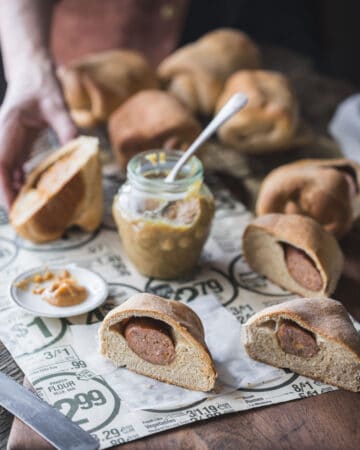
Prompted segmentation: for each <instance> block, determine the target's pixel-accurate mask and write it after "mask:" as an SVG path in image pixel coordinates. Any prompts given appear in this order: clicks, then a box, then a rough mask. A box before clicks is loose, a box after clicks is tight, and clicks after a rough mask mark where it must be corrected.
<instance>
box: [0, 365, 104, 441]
mask: <svg viewBox="0 0 360 450" xmlns="http://www.w3.org/2000/svg"><path fill="white" fill-rule="evenodd" d="M0 405H1V406H3V407H4V408H5V409H7V410H8V411H9V412H11V413H12V414H14V415H15V416H16V417H18V418H19V419H20V420H21V421H23V422H24V423H26V424H27V425H28V426H29V427H30V428H32V429H33V430H34V431H36V432H37V433H39V434H40V436H42V437H43V438H44V439H46V440H47V441H48V442H50V443H51V444H52V445H53V446H54V447H55V448H57V449H58V450H97V449H98V448H99V443H98V442H97V440H96V439H95V438H93V437H92V436H91V434H89V433H87V432H86V431H84V430H83V429H81V428H80V427H79V426H78V425H75V424H74V423H73V422H71V420H70V419H68V418H67V417H65V416H64V415H63V414H61V412H60V411H58V410H57V409H55V408H53V407H52V406H50V405H49V404H48V403H46V402H44V401H43V400H41V399H40V398H39V397H37V396H36V395H35V394H33V393H32V392H31V391H29V390H28V389H26V388H24V387H23V386H21V385H20V384H18V383H16V382H15V381H13V380H12V379H11V378H9V377H8V376H6V375H5V374H4V373H1V372H0Z"/></svg>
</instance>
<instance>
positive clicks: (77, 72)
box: [58, 50, 158, 128]
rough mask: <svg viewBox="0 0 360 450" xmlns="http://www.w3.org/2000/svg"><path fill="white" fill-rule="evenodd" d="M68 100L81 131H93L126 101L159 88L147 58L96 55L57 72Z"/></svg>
mask: <svg viewBox="0 0 360 450" xmlns="http://www.w3.org/2000/svg"><path fill="white" fill-rule="evenodd" d="M58 76H59V79H60V82H61V84H62V88H63V91H64V95H65V99H66V102H67V104H68V107H69V109H70V113H71V116H72V118H73V120H74V122H75V123H76V124H77V125H78V126H79V127H84V128H88V127H94V126H95V125H97V124H99V123H101V122H104V121H106V120H107V118H108V117H109V115H110V114H111V113H112V112H113V111H114V110H115V109H116V108H117V107H118V106H120V105H121V104H122V103H123V102H124V101H125V100H126V99H127V98H129V97H130V96H131V95H133V94H135V93H136V92H138V91H140V90H142V89H151V88H157V87H158V81H157V79H156V74H155V72H154V71H153V70H152V69H151V68H150V66H149V65H148V63H147V61H146V60H145V58H144V57H143V56H142V55H140V54H139V53H137V52H134V51H130V50H110V51H106V52H101V53H94V54H91V55H88V56H85V57H84V58H81V59H79V60H77V61H74V62H73V63H72V64H69V65H68V66H65V67H60V68H59V69H58Z"/></svg>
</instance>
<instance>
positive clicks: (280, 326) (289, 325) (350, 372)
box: [242, 298, 360, 392]
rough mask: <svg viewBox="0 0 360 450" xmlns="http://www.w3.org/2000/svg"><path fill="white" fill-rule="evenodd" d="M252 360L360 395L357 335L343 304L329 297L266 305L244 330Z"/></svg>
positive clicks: (359, 346)
mask: <svg viewBox="0 0 360 450" xmlns="http://www.w3.org/2000/svg"><path fill="white" fill-rule="evenodd" d="M242 341H243V344H244V346H245V349H246V351H247V353H248V354H249V355H250V357H251V358H253V359H256V360H257V361H262V362H264V363H266V364H270V365H272V366H275V367H281V368H287V369H290V370H292V371H293V372H296V373H299V374H301V375H304V376H307V377H310V378H313V379H315V380H320V381H323V382H324V383H328V384H331V385H334V386H338V387H340V388H343V389H346V390H349V391H353V392H359V391H360V335H359V333H358V332H357V331H356V329H355V328H354V326H353V324H352V322H351V320H350V318H349V316H348V314H347V312H346V309H345V308H344V307H343V305H342V304H341V303H340V302H338V301H336V300H332V299H329V298H321V299H315V298H301V299H300V298H298V299H295V300H290V301H288V302H284V303H281V304H280V305H275V306H270V307H269V308H265V309H264V310H262V311H260V312H259V313H257V314H255V315H254V316H252V317H251V318H250V319H249V320H248V321H247V322H246V324H245V325H244V326H243V327H242Z"/></svg>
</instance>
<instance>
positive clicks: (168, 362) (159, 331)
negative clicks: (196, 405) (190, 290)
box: [99, 294, 216, 392]
mask: <svg viewBox="0 0 360 450" xmlns="http://www.w3.org/2000/svg"><path fill="white" fill-rule="evenodd" d="M99 337H100V352H101V353H102V354H103V355H104V356H105V357H106V358H108V359H110V360H111V361H112V362H113V363H114V364H115V365H116V366H119V367H126V368H128V369H129V370H132V371H134V372H137V373H139V374H141V375H145V376H148V377H151V378H155V379H156V380H160V381H163V382H165V383H169V384H175V385H177V386H181V387H184V388H186V389H192V390H194V391H205V392H206V391H210V390H211V389H213V387H214V384H215V378H216V371H215V368H214V363H213V360H212V358H211V355H210V353H209V350H208V349H207V347H206V344H205V338H204V329H203V326H202V323H201V321H200V319H199V317H198V316H197V315H196V314H195V312H194V311H193V310H192V309H191V308H189V307H188V306H186V305H184V304H183V303H180V302H177V301H175V300H166V299H164V298H161V297H158V296H156V295H151V294H136V295H133V296H132V297H130V298H129V299H128V300H127V301H126V302H125V303H123V304H122V305H120V306H118V307H117V308H115V309H113V310H112V311H110V312H109V313H108V314H107V316H106V317H105V319H104V321H103V323H102V325H101V327H100V330H99Z"/></svg>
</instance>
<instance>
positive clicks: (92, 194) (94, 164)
mask: <svg viewBox="0 0 360 450" xmlns="http://www.w3.org/2000/svg"><path fill="white" fill-rule="evenodd" d="M102 211H103V190H102V180H101V167H100V161H99V142H98V139H97V138H94V137H86V136H82V137H79V138H77V139H74V140H73V141H71V142H69V143H68V144H66V145H65V146H64V147H62V148H60V149H59V150H57V151H55V152H54V153H52V154H51V155H50V156H49V157H48V158H46V159H45V160H44V161H43V162H42V163H40V165H39V166H38V167H36V168H35V169H34V170H33V171H32V172H31V173H30V175H29V177H28V179H27V180H26V182H25V184H24V186H23V188H22V189H21V191H20V192H19V195H18V197H17V198H16V200H15V202H14V204H13V206H12V208H11V211H10V222H11V224H12V226H13V227H14V228H15V229H16V231H17V232H18V234H19V235H20V236H21V237H23V238H24V239H29V240H31V241H33V242H39V243H40V242H47V241H52V240H55V239H58V238H60V237H61V236H62V234H63V233H64V231H65V230H66V229H67V228H69V227H70V226H72V225H77V226H79V227H80V228H82V229H84V230H85V231H93V230H95V229H96V228H97V227H98V226H99V225H100V222H101V218H102Z"/></svg>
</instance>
